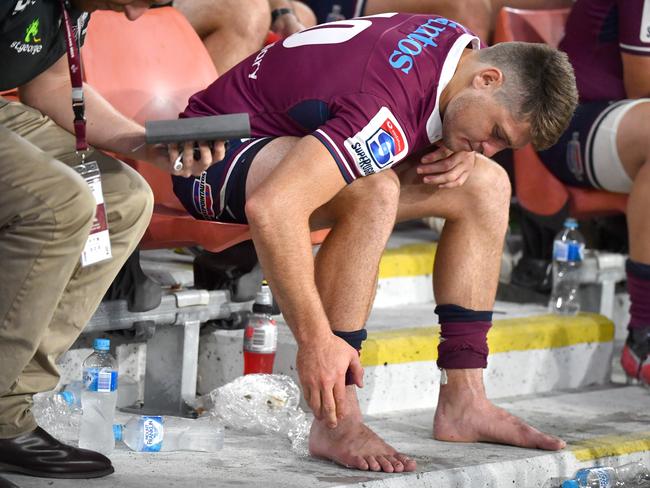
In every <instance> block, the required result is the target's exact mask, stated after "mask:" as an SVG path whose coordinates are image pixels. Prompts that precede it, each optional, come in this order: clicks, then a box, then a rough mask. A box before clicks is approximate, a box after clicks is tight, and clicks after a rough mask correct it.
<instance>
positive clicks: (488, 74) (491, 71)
mask: <svg viewBox="0 0 650 488" xmlns="http://www.w3.org/2000/svg"><path fill="white" fill-rule="evenodd" d="M503 81H504V80H503V72H502V71H501V70H500V69H499V68H495V67H493V66H492V67H489V68H483V69H481V70H480V71H477V72H476V73H475V74H474V78H473V79H472V85H473V86H474V88H476V89H479V90H484V89H487V88H490V89H495V88H500V87H501V85H503Z"/></svg>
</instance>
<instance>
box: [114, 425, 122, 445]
mask: <svg viewBox="0 0 650 488" xmlns="http://www.w3.org/2000/svg"><path fill="white" fill-rule="evenodd" d="M122 428H123V426H122V425H120V424H113V437H115V440H116V441H121V440H122Z"/></svg>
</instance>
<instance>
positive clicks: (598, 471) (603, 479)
mask: <svg viewBox="0 0 650 488" xmlns="http://www.w3.org/2000/svg"><path fill="white" fill-rule="evenodd" d="M590 474H591V475H592V477H593V476H596V477H597V478H598V482H599V483H600V485H599V486H600V487H601V488H612V487H613V486H614V485H613V484H612V481H613V480H612V478H611V477H610V476H609V473H608V472H607V470H605V469H602V468H585V469H581V470H580V471H578V472H577V473H576V480H577V481H578V483H579V484H580V486H589V484H588V477H589V475H590Z"/></svg>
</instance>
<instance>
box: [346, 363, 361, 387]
mask: <svg viewBox="0 0 650 488" xmlns="http://www.w3.org/2000/svg"><path fill="white" fill-rule="evenodd" d="M348 368H349V370H350V373H351V374H352V381H354V384H355V385H357V386H358V387H359V388H363V366H361V361H360V360H359V356H358V355H356V356H354V357H353V358H352V360H351V361H350V365H349V366H348Z"/></svg>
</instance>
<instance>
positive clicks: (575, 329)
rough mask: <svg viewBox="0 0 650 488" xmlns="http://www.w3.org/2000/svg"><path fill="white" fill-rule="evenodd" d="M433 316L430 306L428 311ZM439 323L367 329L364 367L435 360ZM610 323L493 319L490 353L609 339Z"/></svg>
mask: <svg viewBox="0 0 650 488" xmlns="http://www.w3.org/2000/svg"><path fill="white" fill-rule="evenodd" d="M431 314H432V315H433V309H432V310H431ZM439 333H440V326H437V325H435V326H428V327H415V328H408V329H399V330H390V331H379V332H372V331H371V332H370V333H369V334H368V340H367V341H366V342H365V343H364V344H363V349H362V352H361V363H362V364H363V365H364V366H380V365H383V364H400V363H411V362H418V361H435V360H436V359H437V358H438V342H439ZM613 339H614V324H613V323H612V321H610V320H609V319H607V318H606V317H604V316H602V315H598V314H590V313H581V314H580V315H578V316H576V317H559V316H556V315H537V316H532V317H521V318H516V319H505V320H496V321H495V322H494V325H493V326H492V329H490V332H489V333H488V345H489V346H490V354H497V353H503V352H509V351H529V350H534V349H555V348H560V347H568V346H572V345H575V344H583V343H593V342H610V341H612V340H613Z"/></svg>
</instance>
